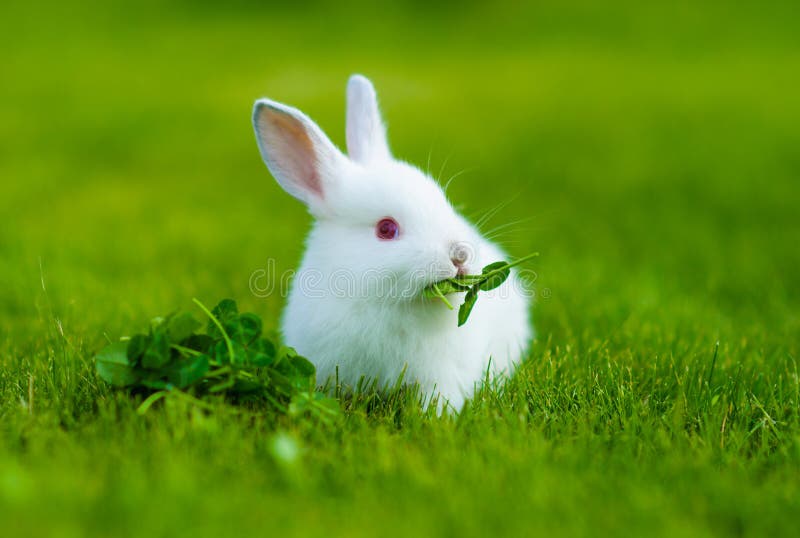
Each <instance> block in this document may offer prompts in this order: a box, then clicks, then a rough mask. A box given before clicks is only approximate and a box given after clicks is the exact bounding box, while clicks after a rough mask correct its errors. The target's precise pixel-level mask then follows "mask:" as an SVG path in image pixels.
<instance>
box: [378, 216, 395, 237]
mask: <svg viewBox="0 0 800 538" xmlns="http://www.w3.org/2000/svg"><path fill="white" fill-rule="evenodd" d="M375 235H377V236H378V239H383V240H384V241H391V240H392V239H397V237H398V236H399V235H400V225H399V224H397V221H396V220H394V219H393V218H390V217H387V218H385V219H381V220H379V221H378V224H376V225H375Z"/></svg>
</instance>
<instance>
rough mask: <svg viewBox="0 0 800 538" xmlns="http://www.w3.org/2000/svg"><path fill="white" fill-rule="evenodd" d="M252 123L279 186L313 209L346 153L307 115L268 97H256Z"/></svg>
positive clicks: (265, 158) (268, 165)
mask: <svg viewBox="0 0 800 538" xmlns="http://www.w3.org/2000/svg"><path fill="white" fill-rule="evenodd" d="M253 127H254V128H255V131H256V141H257V142H258V149H259V151H261V158H262V159H264V162H265V163H266V165H267V168H269V171H270V172H272V175H273V176H275V179H277V180H278V183H280V185H281V187H283V189H284V190H285V191H286V192H288V193H289V194H291V195H292V196H294V197H295V198H298V199H299V200H301V201H302V202H305V203H306V204H307V205H309V206H310V207H312V209H313V207H314V206H318V205H319V204H320V203H322V202H323V201H324V200H325V192H326V189H327V188H328V187H329V186H330V184H331V182H332V181H334V180H335V179H336V177H337V176H339V175H341V169H342V167H343V166H344V165H345V163H346V161H347V157H345V156H344V155H343V154H342V153H341V152H340V151H339V150H338V149H337V148H336V146H334V145H333V143H332V142H331V141H330V140H329V139H328V137H327V136H325V133H323V132H322V130H321V129H320V128H319V127H317V124H315V123H314V122H313V121H311V119H310V118H309V117H308V116H306V115H305V114H303V113H302V112H300V111H299V110H297V109H295V108H292V107H290V106H286V105H283V104H281V103H276V102H275V101H271V100H269V99H259V100H258V101H256V104H255V107H254V108H253Z"/></svg>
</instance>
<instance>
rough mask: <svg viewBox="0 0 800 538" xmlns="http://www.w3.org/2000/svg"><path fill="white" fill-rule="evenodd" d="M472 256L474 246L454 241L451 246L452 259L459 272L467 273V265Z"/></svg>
mask: <svg viewBox="0 0 800 538" xmlns="http://www.w3.org/2000/svg"><path fill="white" fill-rule="evenodd" d="M471 258H472V248H471V247H470V246H469V245H468V244H466V243H461V242H457V243H453V244H452V245H451V246H450V261H451V262H453V265H455V266H456V269H458V274H460V275H463V274H466V269H465V267H464V266H465V265H466V263H467V262H468V261H469V260H470V259H471Z"/></svg>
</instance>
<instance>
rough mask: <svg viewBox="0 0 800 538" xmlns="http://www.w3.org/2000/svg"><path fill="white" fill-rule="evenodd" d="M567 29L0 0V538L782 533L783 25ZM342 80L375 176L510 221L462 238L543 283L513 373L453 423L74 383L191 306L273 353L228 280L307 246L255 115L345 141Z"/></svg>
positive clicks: (522, 18)
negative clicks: (319, 413)
mask: <svg viewBox="0 0 800 538" xmlns="http://www.w3.org/2000/svg"><path fill="white" fill-rule="evenodd" d="M559 5H560V7H553V6H550V7H548V6H540V7H536V8H526V9H524V10H522V9H521V8H518V7H514V5H512V4H510V3H509V4H508V5H505V6H495V7H492V8H491V9H489V8H481V7H480V6H479V5H477V4H476V5H472V4H470V5H467V6H464V5H462V4H455V3H453V4H451V5H442V6H441V7H438V8H436V9H435V10H434V11H424V10H427V9H429V8H427V7H426V5H425V4H422V3H409V4H408V5H405V6H400V7H392V8H383V9H380V10H378V9H377V8H375V9H372V8H368V7H365V6H358V5H356V4H350V3H347V4H346V5H344V6H343V5H339V6H338V7H337V8H336V9H328V8H325V7H323V6H322V5H317V4H310V5H307V6H305V7H304V8H302V9H298V10H296V11H293V10H277V11H273V12H270V11H266V10H255V9H254V8H252V7H250V6H249V5H248V3H246V2H236V3H234V4H232V7H229V8H228V9H227V10H226V11H225V12H217V11H216V8H215V7H214V6H213V5H212V4H211V3H208V4H196V3H188V2H187V3H182V2H178V3H172V4H170V5H166V4H164V5H161V4H158V3H152V4H145V5H142V4H137V5H136V6H135V7H133V6H127V7H126V6H125V5H123V4H120V5H117V6H107V5H106V4H97V5H79V6H75V5H66V4H53V5H52V6H49V7H47V8H43V7H41V6H40V5H38V4H36V5H34V4H32V3H27V4H21V5H6V4H4V5H3V7H2V8H0V20H1V21H2V22H0V25H2V28H0V30H1V31H0V50H2V56H3V62H2V63H3V77H2V78H3V82H2V84H0V118H2V119H1V120H0V178H1V179H0V215H2V221H3V223H2V226H0V260H2V262H0V283H2V288H0V525H1V526H2V528H3V530H4V535H8V536H25V535H28V536H42V535H59V536H87V535H113V536H133V535H136V536H147V535H149V534H153V535H170V536H175V535H245V534H246V533H250V534H254V533H258V534H267V535H277V533H279V532H280V533H285V534H291V535H304V536H308V535H314V534H322V533H325V534H329V535H339V536H361V535H363V536H367V535H376V534H381V535H386V534H390V535H397V536H403V535H405V536H416V535H418V534H420V533H421V534H432V535H475V536H486V535H495V534H497V535H499V534H508V535H514V536H522V535H531V534H535V533H541V534H545V533H547V534H548V535H553V536H560V535H565V536H566V535H570V536H574V535H591V536H595V535H609V534H616V535H627V536H635V535H649V536H659V535H660V536H676V535H687V536H711V535H730V536H738V535H746V536H759V535H760V536H786V535H789V534H792V533H793V532H796V515H797V513H798V511H800V409H799V407H798V406H799V405H800V380H798V366H797V360H798V357H799V356H800V337H798V335H800V318H798V312H800V277H799V276H798V275H800V249H798V246H797V245H798V239H799V238H800V220H799V219H798V205H800V187H799V186H798V185H799V184H798V179H799V178H800V157H799V156H800V152H798V148H799V147H800V128H798V125H800V98H798V95H797V87H798V86H800V70H798V69H797V66H798V65H800V43H798V41H797V28H796V20H797V18H796V8H793V7H792V5H791V4H790V3H786V4H774V5H771V6H764V5H763V4H762V3H753V4H752V5H748V6H740V7H737V8H736V9H735V10H733V9H731V8H729V7H725V6H723V5H716V4H713V3H707V4H705V5H704V6H703V7H699V6H694V7H692V6H691V5H683V6H680V5H675V4H672V3H671V4H670V5H668V6H664V7H659V6H651V7H641V6H639V3H633V2H632V3H631V4H630V5H622V6H614V7H605V8H603V9H600V8H592V7H589V6H588V5H584V4H583V3H580V2H575V3H573V2H570V3H568V4H562V3H559ZM356 71H359V72H364V73H365V74H367V75H369V76H370V77H371V78H372V79H373V81H374V82H375V84H376V86H377V88H378V92H379V95H380V97H381V102H382V105H383V109H384V112H385V115H386V117H387V120H388V123H389V128H390V138H391V142H392V145H393V148H394V150H395V153H396V154H397V155H398V156H400V157H402V158H405V159H408V160H410V161H412V162H416V163H418V164H421V165H423V166H424V165H425V164H426V163H428V162H430V169H431V170H432V171H433V173H434V174H436V175H439V176H441V178H442V180H446V179H447V178H448V177H450V176H451V175H453V174H456V173H458V172H460V171H462V170H464V171H465V172H464V173H463V174H462V175H460V176H459V177H458V178H457V179H455V180H454V182H453V183H452V184H451V186H450V188H449V190H448V193H449V195H450V197H451V198H452V199H453V201H454V203H456V204H457V205H458V206H459V207H461V208H463V210H464V211H465V213H466V214H468V215H473V216H476V215H480V214H481V213H482V212H485V211H486V210H488V209H490V208H491V207H492V206H493V205H495V204H497V203H500V202H505V201H510V202H509V203H508V205H507V206H506V207H505V208H504V209H503V210H502V211H501V212H500V213H499V214H498V216H497V217H495V218H494V219H493V220H492V222H491V223H490V226H497V225H501V224H503V223H506V222H517V221H521V222H519V224H518V225H516V226H515V227H513V228H512V231H511V233H509V234H507V235H505V236H504V237H503V238H502V239H504V240H506V243H507V245H508V248H509V250H510V251H511V253H512V254H513V255H514V256H521V255H523V254H526V253H528V252H533V251H538V252H540V253H541V256H540V257H539V258H538V259H537V260H536V262H535V263H534V265H533V267H535V269H536V271H537V272H538V275H539V278H538V286H539V290H540V294H541V296H540V297H539V299H538V301H537V304H536V307H535V310H534V319H535V325H536V330H537V333H538V339H537V340H536V342H535V343H534V344H533V346H532V348H531V351H530V354H529V357H528V359H527V361H526V362H525V364H524V365H523V366H522V367H521V368H520V370H519V373H518V374H517V375H516V377H515V378H514V379H513V380H512V381H511V382H510V383H509V384H508V385H507V386H506V387H495V388H493V389H487V390H484V391H483V392H482V393H481V394H480V395H479V396H478V397H477V398H476V399H475V401H473V402H471V403H470V404H468V405H467V407H466V409H465V410H464V412H463V413H462V414H461V415H460V416H458V417H449V418H448V417H445V418H436V417H435V416H431V415H429V414H425V413H423V412H422V411H420V409H419V408H418V407H417V406H416V405H414V402H413V399H412V398H410V397H407V396H406V395H403V394H394V395H392V396H391V397H390V398H389V399H388V400H384V401H381V400H380V399H379V398H378V397H377V396H376V395H374V394H369V393H365V394H361V395H359V396H358V397H356V398H354V399H353V400H351V401H349V402H347V403H346V404H345V408H346V409H345V412H344V414H343V417H342V419H341V421H340V422H339V423H337V424H333V425H323V424H317V423H313V422H309V421H304V420H289V419H286V418H279V419H276V418H275V417H270V416H265V415H264V414H263V413H259V410H258V409H254V408H241V407H237V406H233V405H229V404H225V403H223V402H214V406H215V407H216V409H217V411H215V412H213V413H210V414H209V413H205V412H201V411H200V410H198V409H194V408H191V407H188V406H187V404H185V403H184V402H182V401H171V400H170V401H167V402H166V404H165V405H163V406H157V407H154V408H153V409H151V411H150V412H149V413H148V414H147V415H146V416H144V417H140V416H138V415H136V413H135V408H136V406H137V404H138V402H139V401H140V399H137V398H132V397H129V396H128V395H126V394H124V393H118V392H114V391H112V390H110V389H109V388H108V387H106V386H104V385H103V384H102V382H100V381H99V380H98V379H97V377H96V376H95V374H94V367H93V364H92V362H91V357H92V355H93V353H95V352H96V351H97V350H99V349H100V348H101V347H102V346H103V345H104V344H105V343H106V342H107V341H108V339H114V338H116V337H118V336H119V335H122V334H129V333H131V332H133V331H136V330H139V329H141V328H142V327H144V326H145V324H146V323H147V320H148V319H149V318H150V317H151V316H154V315H157V314H163V313H166V312H169V311H171V310H174V309H178V308H190V307H191V298H192V297H198V298H199V299H200V300H202V301H203V302H204V303H206V304H213V303H214V301H215V300H217V299H219V298H221V297H225V296H230V297H233V298H235V299H236V300H237V301H238V302H239V303H240V306H241V307H242V308H243V309H245V310H250V311H253V312H256V313H257V314H259V315H260V316H262V317H264V318H265V320H266V322H267V324H268V325H272V326H273V327H276V326H277V320H278V316H279V313H280V309H281V307H282V305H283V298H281V297H280V296H277V295H273V296H270V297H267V298H265V299H260V298H257V297H255V296H253V295H252V294H251V293H250V292H249V289H248V278H249V276H250V274H251V272H252V271H253V270H255V269H258V268H260V267H264V265H265V264H266V260H267V259H268V258H274V259H275V260H277V269H278V270H279V271H280V270H284V269H289V268H291V267H294V266H295V265H296V263H297V261H298V259H299V256H300V254H301V252H302V240H303V236H304V233H305V231H306V229H307V227H308V224H309V217H308V216H307V215H306V214H305V212H304V210H303V208H302V207H301V206H300V204H298V203H295V202H294V201H293V200H292V199H290V198H289V197H288V196H287V195H285V194H284V193H283V192H282V191H281V190H280V188H279V187H278V186H277V185H276V184H275V182H274V181H273V180H272V179H271V178H270V177H269V175H268V172H267V171H266V168H265V167H264V166H263V164H262V163H261V161H260V159H259V157H258V152H257V149H256V145H255V142H254V139H253V135H252V131H251V127H250V125H249V118H250V107H251V105H252V102H253V100H254V99H255V98H256V97H259V96H262V95H268V96H270V97H272V98H274V99H278V100H283V101H285V102H288V103H290V104H293V105H295V106H298V107H300V108H301V109H303V110H304V111H306V112H307V113H309V114H310V115H311V116H312V117H313V118H315V119H316V120H317V121H318V122H319V123H320V124H321V125H322V126H323V128H324V129H325V130H326V131H327V132H328V133H329V134H330V135H331V137H332V139H333V140H334V141H335V142H337V143H338V144H340V145H341V144H342V143H343V140H344V136H343V133H344V126H343V118H344V110H343V106H344V84H345V81H346V78H347V76H348V75H349V74H350V73H352V72H356ZM486 181H491V184H492V189H491V192H489V193H486V192H484V191H483V189H481V188H480V186H481V185H482V184H484V183H485V182H486ZM717 343H718V345H719V347H718V350H717ZM715 357H716V359H715Z"/></svg>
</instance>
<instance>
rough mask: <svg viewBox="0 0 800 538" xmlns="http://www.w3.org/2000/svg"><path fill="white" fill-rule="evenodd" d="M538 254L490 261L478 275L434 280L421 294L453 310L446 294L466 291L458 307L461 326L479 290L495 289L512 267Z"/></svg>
mask: <svg viewBox="0 0 800 538" xmlns="http://www.w3.org/2000/svg"><path fill="white" fill-rule="evenodd" d="M538 255H539V253H538V252H534V253H533V254H529V255H527V256H524V257H522V258H520V259H518V260H516V261H513V262H502V261H501V262H494V263H490V264H489V265H487V266H486V267H484V268H483V269H482V270H481V274H479V275H459V276H455V277H453V278H447V279H445V280H440V281H438V282H434V283H433V284H430V285H429V286H427V287H426V288H425V289H424V290H422V296H423V297H427V298H429V299H441V301H442V302H443V303H444V304H445V305H446V306H447V308H449V309H450V310H453V305H452V304H451V303H450V301H449V300H448V299H447V296H448V295H450V294H452V293H459V292H466V295H464V302H463V303H461V306H460V307H459V308H458V326H459V327H461V326H462V325H464V324H465V323H466V322H467V319H468V318H469V315H470V313H471V312H472V308H473V307H474V306H475V302H476V301H477V300H478V292H479V291H489V290H493V289H495V288H496V287H498V286H499V285H500V284H502V283H503V282H505V281H506V279H507V278H508V276H509V275H510V274H511V268H512V267H514V266H515V265H519V264H521V263H523V262H526V261H528V260H530V259H531V258H534V257H536V256H538Z"/></svg>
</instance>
